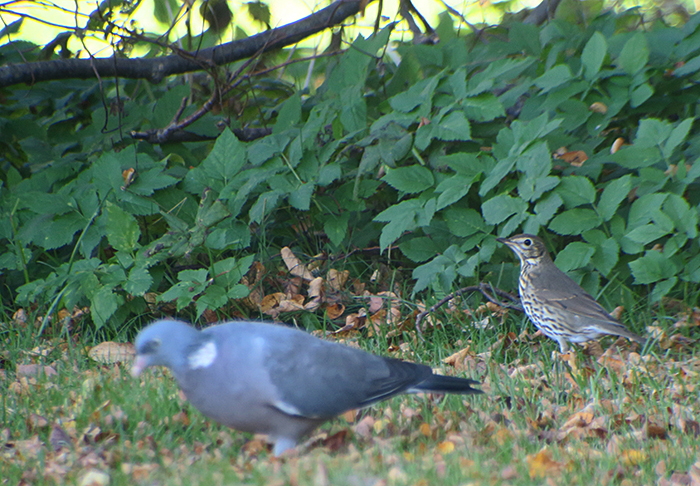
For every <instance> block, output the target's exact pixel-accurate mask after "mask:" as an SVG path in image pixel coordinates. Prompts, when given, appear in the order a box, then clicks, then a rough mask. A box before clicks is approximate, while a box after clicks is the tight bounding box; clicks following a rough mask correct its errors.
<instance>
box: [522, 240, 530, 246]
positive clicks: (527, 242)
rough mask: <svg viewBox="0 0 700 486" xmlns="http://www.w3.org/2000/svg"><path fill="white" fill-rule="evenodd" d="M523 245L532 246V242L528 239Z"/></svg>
mask: <svg viewBox="0 0 700 486" xmlns="http://www.w3.org/2000/svg"><path fill="white" fill-rule="evenodd" d="M523 245H525V246H530V245H532V240H531V239H530V238H528V239H527V240H525V241H523Z"/></svg>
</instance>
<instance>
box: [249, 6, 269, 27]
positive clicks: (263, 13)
mask: <svg viewBox="0 0 700 486" xmlns="http://www.w3.org/2000/svg"><path fill="white" fill-rule="evenodd" d="M245 5H246V7H248V14H249V15H250V16H251V17H252V18H253V20H255V21H256V22H260V23H261V24H264V25H266V26H268V28H269V27H270V6H269V5H268V4H266V3H264V2H261V1H260V0H256V1H254V2H246V4H245Z"/></svg>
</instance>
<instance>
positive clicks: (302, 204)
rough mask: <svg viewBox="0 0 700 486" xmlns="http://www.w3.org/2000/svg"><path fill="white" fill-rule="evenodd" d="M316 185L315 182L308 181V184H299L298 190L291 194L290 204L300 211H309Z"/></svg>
mask: <svg viewBox="0 0 700 486" xmlns="http://www.w3.org/2000/svg"><path fill="white" fill-rule="evenodd" d="M315 188H316V186H315V185H314V183H313V182H307V183H306V184H299V186H298V187H297V188H296V190H294V191H292V193H291V194H289V204H291V205H292V207H293V208H295V209H298V210H300V211H308V210H309V206H310V205H311V196H312V195H313V193H314V189H315Z"/></svg>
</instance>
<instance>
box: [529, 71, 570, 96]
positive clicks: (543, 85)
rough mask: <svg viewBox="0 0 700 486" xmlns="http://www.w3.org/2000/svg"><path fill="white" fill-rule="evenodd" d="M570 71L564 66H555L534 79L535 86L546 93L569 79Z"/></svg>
mask: <svg viewBox="0 0 700 486" xmlns="http://www.w3.org/2000/svg"><path fill="white" fill-rule="evenodd" d="M571 77H572V76H571V70H570V69H569V66H567V65H566V64H557V65H556V66H554V67H553V68H551V69H549V70H548V71H546V72H545V73H544V74H543V75H542V76H540V77H539V78H537V79H535V86H537V87H538V88H540V89H541V90H542V93H547V92H548V91H549V90H551V89H553V88H556V87H558V86H561V85H562V84H564V83H566V82H567V81H569V80H570V79H571Z"/></svg>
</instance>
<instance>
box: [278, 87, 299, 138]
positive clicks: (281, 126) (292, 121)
mask: <svg viewBox="0 0 700 486" xmlns="http://www.w3.org/2000/svg"><path fill="white" fill-rule="evenodd" d="M300 121H301V92H298V93H297V94H295V95H292V96H290V97H289V98H287V99H286V100H285V101H284V103H282V108H281V109H280V112H279V114H278V115H277V122H276V123H275V127H274V128H273V133H280V132H283V131H285V130H288V129H290V128H293V127H295V126H296V125H297V124H298V123H299V122H300Z"/></svg>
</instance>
